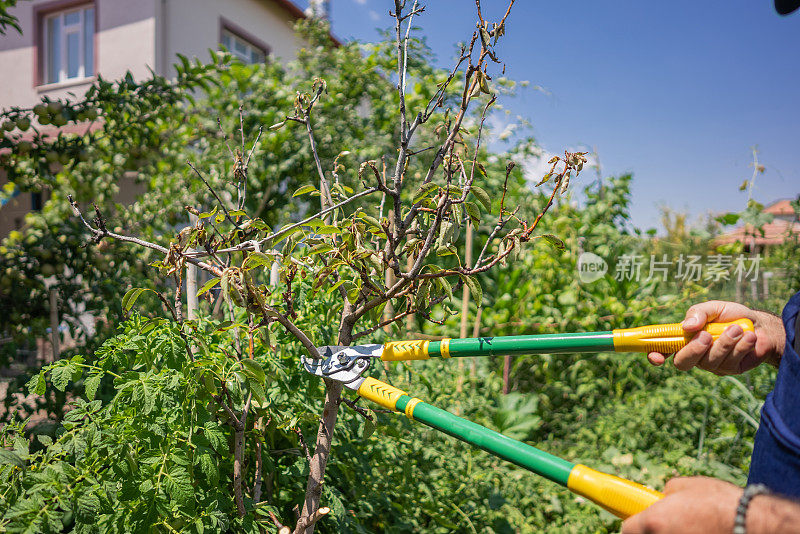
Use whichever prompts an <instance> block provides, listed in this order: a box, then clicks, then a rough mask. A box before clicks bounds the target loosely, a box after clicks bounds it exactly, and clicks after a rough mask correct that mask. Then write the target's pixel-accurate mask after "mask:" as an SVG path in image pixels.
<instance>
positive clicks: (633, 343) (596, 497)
mask: <svg viewBox="0 0 800 534" xmlns="http://www.w3.org/2000/svg"><path fill="white" fill-rule="evenodd" d="M732 324H739V325H740V326H741V327H742V329H743V330H749V331H751V332H752V331H753V323H752V322H750V321H749V320H747V319H739V320H737V321H733V322H730V323H709V324H707V325H706V326H705V328H704V330H706V331H707V332H709V333H710V334H711V335H712V336H713V338H714V339H715V340H716V338H717V337H719V335H720V334H722V332H723V331H724V330H725V329H726V328H727V327H728V326H730V325H732ZM690 339H691V335H687V334H685V333H684V331H683V328H681V325H680V324H678V323H676V324H662V325H649V326H642V327H638V328H628V329H620V330H613V331H608V332H587V333H582V334H545V335H532V336H498V337H482V338H463V339H443V340H441V341H427V340H415V341H394V342H389V343H386V344H383V345H379V344H372V345H357V346H352V347H343V346H326V347H320V348H319V352H320V354H321V356H322V358H321V359H312V358H308V357H306V356H303V358H302V362H303V366H304V367H305V369H306V370H307V371H308V372H309V373H312V374H314V375H317V376H321V377H325V378H330V379H331V380H336V381H338V382H341V383H342V384H344V385H345V386H346V387H348V388H350V389H352V390H355V391H357V392H358V394H359V395H360V396H362V397H365V398H367V399H369V400H371V401H373V402H375V403H377V404H379V405H381V406H383V407H384V408H388V409H390V410H392V411H397V412H401V413H405V415H406V416H407V417H408V418H409V419H412V420H415V421H419V422H421V423H423V424H425V425H427V426H429V427H431V428H434V429H436V430H439V431H440V432H444V433H445V434H448V435H450V436H452V437H454V438H456V439H460V440H461V441H464V442H466V443H469V444H471V445H475V446H476V447H479V448H481V449H483V450H485V451H487V452H489V453H491V454H494V455H495V456H497V457H499V458H503V459H504V460H507V461H509V462H511V463H513V464H516V465H518V466H520V467H523V468H525V469H527V470H528V471H531V472H533V473H536V474H537V475H541V476H543V477H545V478H547V479H549V480H552V481H553V482H556V483H558V484H561V485H562V486H566V487H567V488H569V490H570V491H572V492H574V493H576V494H578V495H582V496H583V497H586V498H587V499H589V500H591V501H593V502H595V503H596V504H598V505H600V506H601V507H603V508H605V509H606V510H608V511H609V512H611V513H612V514H614V515H616V516H618V517H620V518H623V519H625V518H627V517H629V516H631V515H634V514H637V513H639V512H641V511H642V510H644V509H645V508H647V507H648V506H650V505H651V504H653V503H654V502H656V501H657V500H659V499H660V498H662V497H663V495H662V494H661V493H660V492H658V491H655V490H652V489H650V488H647V487H645V486H642V485H641V484H638V483H636V482H632V481H630V480H625V479H623V478H619V477H616V476H614V475H609V474H607V473H603V472H600V471H596V470H594V469H591V468H590V467H587V466H585V465H581V464H573V463H571V462H568V461H567V460H564V459H562V458H559V457H557V456H554V455H552V454H549V453H547V452H544V451H542V450H540V449H537V448H536V447H533V446H531V445H528V444H527V443H523V442H521V441H517V440H514V439H511V438H509V437H507V436H504V435H502V434H500V433H499V432H495V431H494V430H489V429H488V428H485V427H483V426H480V425H478V424H476V423H473V422H471V421H468V420H466V419H463V418H461V417H458V416H455V415H453V414H451V413H450V412H447V411H445V410H442V409H440V408H437V407H435V406H433V405H431V404H428V403H426V402H423V401H421V400H420V399H418V398H416V397H412V396H411V395H409V394H408V393H406V392H405V391H403V390H400V389H398V388H396V387H394V386H392V385H390V384H387V383H386V382H382V381H380V380H377V379H375V378H372V377H369V376H364V373H366V371H368V370H369V368H370V366H371V364H372V362H373V360H376V359H380V360H383V361H403V360H424V359H428V358H430V357H437V356H438V357H442V358H450V357H453V356H490V355H509V354H542V353H556V352H600V351H607V350H614V351H616V352H650V351H658V352H663V353H671V352H676V351H678V350H680V349H681V348H682V347H683V346H684V345H685V344H686V343H687V342H688V341H689V340H690Z"/></svg>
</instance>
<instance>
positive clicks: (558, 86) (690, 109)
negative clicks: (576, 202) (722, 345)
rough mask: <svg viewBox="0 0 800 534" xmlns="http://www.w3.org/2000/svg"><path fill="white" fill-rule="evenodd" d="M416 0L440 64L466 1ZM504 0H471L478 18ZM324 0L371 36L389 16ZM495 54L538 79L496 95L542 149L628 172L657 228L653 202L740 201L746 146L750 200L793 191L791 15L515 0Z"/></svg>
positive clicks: (766, 1)
mask: <svg viewBox="0 0 800 534" xmlns="http://www.w3.org/2000/svg"><path fill="white" fill-rule="evenodd" d="M410 2H411V0H409V3H410ZM423 3H424V4H425V5H426V13H425V14H423V16H422V17H420V18H419V19H417V22H418V23H419V26H420V27H421V31H422V32H423V33H424V34H425V35H426V36H427V39H428V43H429V45H430V46H431V47H432V48H433V50H434V52H435V53H436V55H437V58H438V61H439V62H440V64H441V65H442V66H445V65H448V64H449V63H450V59H451V58H452V56H453V55H454V50H455V47H454V44H455V43H457V42H459V41H463V40H465V39H467V38H468V37H469V35H470V34H471V31H472V29H473V28H474V21H475V4H474V2H473V1H472V0H429V1H428V2H423ZM504 4H505V2H504V1H502V0H483V8H484V14H485V16H486V17H487V18H489V19H492V20H498V19H499V18H500V17H501V16H502V11H504V10H505V6H504ZM331 6H332V13H331V18H332V24H333V31H334V33H335V34H336V35H337V36H339V37H340V38H343V39H357V40H361V41H372V40H375V39H377V38H378V32H377V31H376V28H379V27H383V28H385V27H387V26H389V25H390V24H391V19H390V18H389V17H388V14H387V13H388V10H389V9H390V7H391V6H393V2H392V1H391V0H332V1H331ZM499 52H500V55H501V56H502V58H503V59H504V60H505V62H506V63H507V64H508V68H507V71H506V75H507V76H509V77H510V78H513V79H516V80H528V81H530V82H531V85H539V86H542V87H544V88H545V89H546V90H547V94H545V93H542V92H540V91H536V90H534V89H527V90H524V91H522V92H521V93H520V94H519V95H518V97H516V98H515V99H514V101H512V102H507V105H508V107H510V108H511V109H513V111H514V112H515V113H517V114H519V115H521V116H523V117H526V118H527V119H530V120H531V121H532V124H533V126H532V128H533V134H534V136H535V137H536V139H537V141H538V142H539V143H540V145H541V146H542V147H543V148H544V149H545V150H547V151H550V152H561V151H563V150H564V149H565V148H569V149H576V148H579V147H582V146H583V147H590V148H592V147H594V148H596V150H597V152H598V154H599V156H600V161H601V164H602V168H603V174H604V175H613V174H620V173H624V172H632V173H633V174H634V177H635V180H634V186H633V205H632V215H633V221H634V223H635V224H636V225H637V226H639V227H641V228H648V227H657V226H659V225H658V218H659V206H661V205H667V206H669V207H671V208H673V209H676V210H680V211H686V212H688V213H690V214H691V215H692V216H693V217H695V218H696V217H699V216H701V215H702V214H704V213H708V212H714V213H720V212H725V211H738V210H740V209H741V208H743V207H744V204H745V202H746V194H745V193H741V192H739V191H738V186H739V184H741V183H742V181H743V180H744V179H745V178H748V177H749V176H750V175H751V173H752V168H751V167H750V166H749V165H750V163H751V161H752V154H751V150H750V147H751V146H753V145H757V146H758V148H759V160H760V162H761V163H763V164H765V165H766V167H767V171H766V173H764V174H763V175H760V176H759V178H758V181H757V185H756V189H755V191H754V195H753V196H754V198H755V199H756V200H758V201H760V202H764V203H767V202H770V201H772V200H776V199H779V198H794V197H796V196H797V195H798V194H800V163H799V162H798V159H799V158H800V150H798V144H800V12H796V13H794V14H792V15H790V16H788V17H780V16H779V15H777V14H776V13H775V11H774V9H773V7H772V1H771V0H705V1H698V0H694V1H684V0H670V1H668V2H664V1H661V2H644V1H633V0H629V1H625V2H623V1H615V0H607V1H602V2H600V1H597V0H586V1H577V0H575V1H569V0H549V1H544V0H541V1H534V0H517V3H516V5H515V6H514V10H513V11H512V14H511V17H510V18H509V20H508V22H507V35H506V37H505V38H504V40H503V41H502V42H501V44H500V46H499ZM590 179H594V175H592V174H587V175H586V176H585V177H584V178H583V181H584V183H585V182H586V181H588V180H590Z"/></svg>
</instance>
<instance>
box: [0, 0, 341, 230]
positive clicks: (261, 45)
mask: <svg viewBox="0 0 800 534" xmlns="http://www.w3.org/2000/svg"><path fill="white" fill-rule="evenodd" d="M312 8H313V9H318V10H321V11H317V12H318V13H320V12H321V13H327V5H326V2H323V1H321V0H312ZM9 13H10V14H12V15H14V16H16V17H17V18H18V20H19V24H20V26H21V28H22V34H21V35H20V34H19V33H18V32H16V31H15V30H13V29H9V30H8V31H7V33H6V34H5V35H0V72H2V73H3V78H4V79H3V83H2V84H0V109H5V108H8V107H11V106H21V107H30V106H33V105H34V104H36V103H37V102H39V101H40V100H41V98H42V97H45V96H47V97H50V98H53V99H55V98H68V97H69V94H70V93H73V94H75V95H78V96H80V95H82V94H83V93H84V92H85V91H86V89H88V87H89V86H90V85H91V83H92V82H93V81H94V80H95V79H96V76H97V75H98V74H100V75H102V76H103V77H104V78H106V79H110V80H113V79H117V78H120V77H122V76H123V75H124V74H125V73H126V72H128V71H130V72H131V73H132V74H133V76H134V78H136V79H142V78H146V77H149V76H150V70H151V69H152V71H153V72H155V73H156V74H160V75H163V76H167V77H169V76H170V75H171V74H172V73H173V72H174V71H173V70H172V68H173V67H172V65H173V64H174V62H175V61H176V60H177V54H182V55H184V56H187V57H188V58H190V59H191V58H194V57H197V58H200V59H201V60H203V61H207V60H208V59H209V54H208V50H209V49H216V48H218V47H219V46H220V45H224V46H225V48H227V49H228V50H229V51H230V52H231V53H232V54H233V55H234V56H237V57H238V58H239V59H241V60H243V61H245V62H248V63H253V62H260V61H264V60H265V58H266V57H267V56H273V57H276V58H279V59H284V60H290V59H292V58H294V57H295V55H296V51H297V50H298V49H299V48H300V46H301V44H302V43H301V42H300V41H299V40H298V38H297V36H296V35H295V33H294V30H293V25H294V23H295V22H296V21H297V20H298V19H301V18H304V17H305V16H306V14H305V13H304V11H303V10H302V9H301V8H300V7H298V6H297V5H296V4H295V3H293V2H291V1H290V0H224V1H223V0H134V1H131V0H31V1H24V2H19V3H18V4H17V5H16V6H15V7H13V8H11V9H9ZM4 182H5V179H4V178H3V177H2V176H0V187H2V185H4ZM44 200H46V199H45V198H43V197H42V194H41V193H33V194H31V193H24V194H19V193H18V194H16V195H15V196H13V197H12V198H6V199H4V200H3V199H0V202H3V205H2V206H0V238H2V237H4V236H6V235H8V233H9V232H10V231H11V230H15V229H18V228H20V227H21V225H22V224H23V220H24V215H25V214H26V213H28V211H30V210H37V209H40V208H41V206H42V204H43V202H44Z"/></svg>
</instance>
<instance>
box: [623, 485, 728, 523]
mask: <svg viewBox="0 0 800 534" xmlns="http://www.w3.org/2000/svg"><path fill="white" fill-rule="evenodd" d="M741 496H742V488H740V487H737V486H734V485H733V484H731V483H729V482H723V481H721V480H717V479H715V478H707V477H689V478H673V479H672V480H670V481H669V482H667V484H666V485H665V486H664V498H663V499H661V500H660V501H658V502H656V503H655V504H653V505H652V506H650V507H649V508H648V509H646V510H645V511H643V512H641V513H638V514H636V515H635V516H632V517H629V518H628V519H626V520H625V522H624V523H622V534H670V533H675V534H695V533H696V534H717V533H719V534H730V532H732V531H733V521H734V519H735V517H736V506H737V505H738V503H739V499H740V498H741Z"/></svg>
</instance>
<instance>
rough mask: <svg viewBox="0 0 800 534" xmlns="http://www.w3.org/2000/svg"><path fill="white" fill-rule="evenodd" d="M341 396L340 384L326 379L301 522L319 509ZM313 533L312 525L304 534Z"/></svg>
mask: <svg viewBox="0 0 800 534" xmlns="http://www.w3.org/2000/svg"><path fill="white" fill-rule="evenodd" d="M341 395H342V383H341V382H335V381H333V380H327V379H326V380H325V406H324V408H323V410H322V417H321V418H320V421H319V429H318V430H317V445H316V447H315V448H314V455H313V456H312V457H311V466H310V471H309V474H308V484H307V485H306V500H305V503H303V512H302V513H301V514H300V520H301V521H302V520H303V518H307V517H309V516H311V515H312V514H313V513H314V512H316V511H317V509H318V508H319V501H320V498H321V497H322V484H323V482H324V478H325V467H326V466H327V465H328V457H329V456H330V453H331V444H332V443H333V431H334V427H335V426H336V416H337V415H338V414H339V398H340V397H341ZM313 532H314V525H311V526H309V527H306V529H305V533H306V534H312V533H313Z"/></svg>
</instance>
